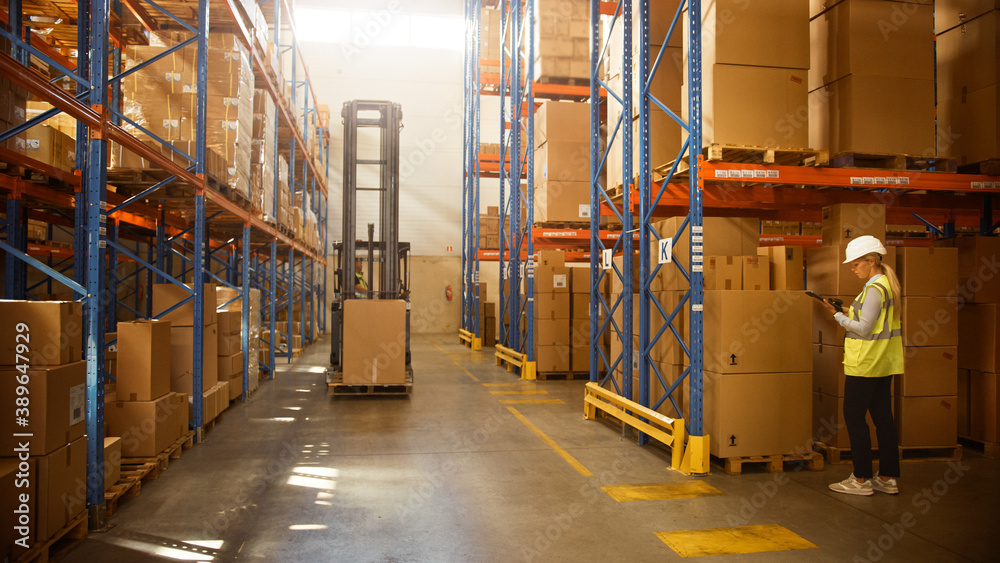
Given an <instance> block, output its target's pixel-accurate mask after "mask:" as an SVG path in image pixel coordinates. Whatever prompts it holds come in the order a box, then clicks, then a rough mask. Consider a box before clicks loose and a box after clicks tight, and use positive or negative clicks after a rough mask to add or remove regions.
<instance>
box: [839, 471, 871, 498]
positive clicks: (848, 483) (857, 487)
mask: <svg viewBox="0 0 1000 563" xmlns="http://www.w3.org/2000/svg"><path fill="white" fill-rule="evenodd" d="M830 490H831V491H833V492H835V493H844V494H845V495H861V496H866V497H867V496H871V495H873V494H875V491H873V490H872V480H871V479H868V480H867V481H865V482H864V483H860V482H858V479H857V477H855V476H854V474H853V473H851V476H850V477H848V478H847V479H844V480H843V481H841V482H839V483H834V484H832V485H830Z"/></svg>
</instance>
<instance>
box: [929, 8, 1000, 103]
mask: <svg viewBox="0 0 1000 563" xmlns="http://www.w3.org/2000/svg"><path fill="white" fill-rule="evenodd" d="M969 3H970V4H971V3H972V2H969ZM990 3H992V4H994V6H993V7H994V8H996V9H994V10H993V11H990V12H988V13H987V12H986V11H985V10H982V11H980V10H975V9H972V10H970V12H977V11H979V12H980V15H979V16H978V17H969V18H968V19H967V20H966V23H964V24H963V25H962V26H961V27H960V28H958V29H955V30H954V32H953V33H942V34H940V35H939V36H938V37H937V72H938V76H937V78H938V83H937V88H938V90H937V95H938V100H955V99H959V98H961V97H962V96H965V95H968V94H970V93H972V92H976V91H979V90H982V89H984V88H988V87H990V86H996V84H997V79H998V77H1000V59H998V58H997V56H996V53H997V50H998V49H1000V33H998V31H1000V11H998V10H1000V4H998V3H996V0H993V1H992V2H990Z"/></svg>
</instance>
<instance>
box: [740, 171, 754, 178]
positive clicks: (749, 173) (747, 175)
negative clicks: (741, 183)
mask: <svg viewBox="0 0 1000 563" xmlns="http://www.w3.org/2000/svg"><path fill="white" fill-rule="evenodd" d="M741 173H742V175H743V177H744V178H753V170H742V171H741Z"/></svg>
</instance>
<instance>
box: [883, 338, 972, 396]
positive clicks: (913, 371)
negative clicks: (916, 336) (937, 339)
mask: <svg viewBox="0 0 1000 563" xmlns="http://www.w3.org/2000/svg"><path fill="white" fill-rule="evenodd" d="M903 359H904V368H903V374H902V376H899V375H897V376H894V377H893V379H894V381H893V384H894V385H895V394H896V395H897V396H905V397H931V396H939V395H948V396H950V395H956V394H957V393H958V347H956V346H920V347H915V346H906V347H904V348H903Z"/></svg>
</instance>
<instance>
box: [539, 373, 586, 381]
mask: <svg viewBox="0 0 1000 563" xmlns="http://www.w3.org/2000/svg"><path fill="white" fill-rule="evenodd" d="M535 377H536V378H537V379H541V380H543V381H554V380H560V379H565V380H574V379H590V372H589V371H540V372H538V373H536V374H535Z"/></svg>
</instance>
